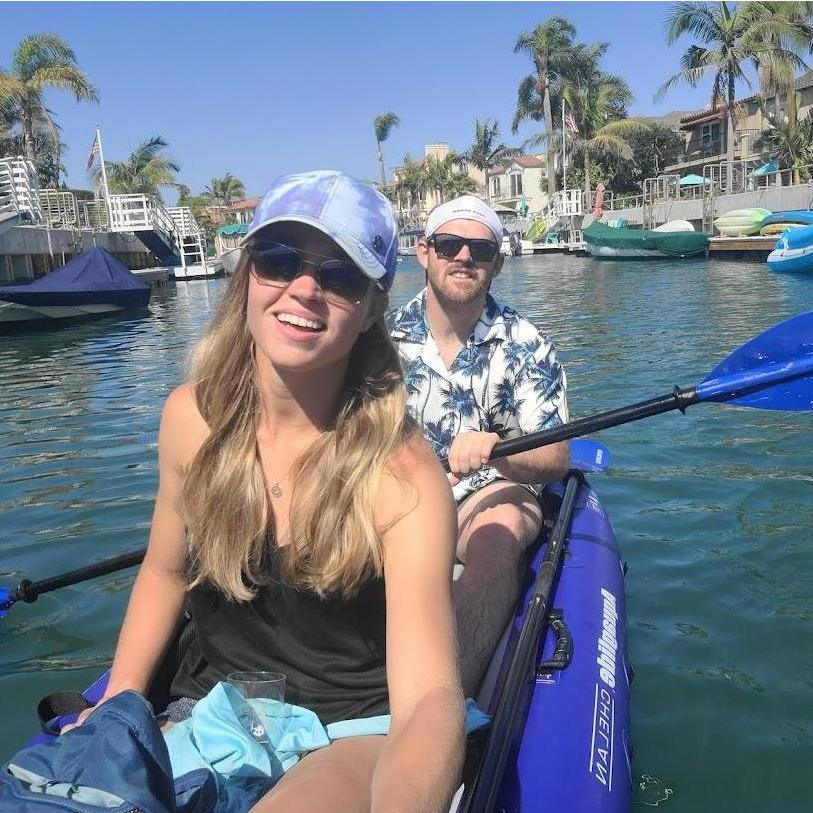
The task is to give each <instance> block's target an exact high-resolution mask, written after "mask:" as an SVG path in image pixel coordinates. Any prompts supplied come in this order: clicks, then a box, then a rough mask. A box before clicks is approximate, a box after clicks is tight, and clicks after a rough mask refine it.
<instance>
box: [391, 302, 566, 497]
mask: <svg viewBox="0 0 813 813" xmlns="http://www.w3.org/2000/svg"><path fill="white" fill-rule="evenodd" d="M387 326H388V328H389V330H390V335H391V336H392V339H393V341H394V343H395V345H396V347H397V348H398V353H399V355H400V357H401V364H402V366H403V368H404V379H405V383H406V388H407V398H408V405H409V411H410V412H411V413H412V415H413V417H414V418H415V419H416V420H417V421H418V423H419V424H420V425H421V427H422V428H423V433H424V435H425V436H426V438H427V440H429V442H430V443H431V444H432V446H433V447H434V450H435V453H436V454H437V455H438V457H446V455H447V454H448V452H449V448H450V447H451V445H452V441H453V440H454V439H455V437H457V435H459V434H460V433H461V432H468V431H475V432H496V433H497V434H498V435H499V436H500V437H501V438H509V437H516V436H517V435H524V434H527V433H529V432H536V431H539V430H541V429H550V428H552V427H554V426H560V425H561V424H563V423H565V422H567V420H568V409H567V395H566V388H567V379H566V377H565V371H564V370H563V369H562V365H561V364H560V363H559V360H558V358H557V355H556V349H555V348H554V346H553V344H552V342H551V341H550V339H548V338H547V337H546V336H544V335H543V334H541V333H540V332H539V331H538V330H537V329H536V328H535V327H534V326H533V325H532V324H531V323H530V322H529V321H528V320H527V319H523V318H522V317H521V316H520V315H519V314H518V313H517V312H516V311H515V310H513V309H512V308H509V307H507V306H506V305H502V304H500V303H499V302H497V301H496V300H495V299H494V298H493V297H492V296H491V295H490V294H489V295H487V297H486V304H485V308H484V309H483V313H482V315H481V316H480V319H479V320H478V322H477V324H476V325H475V327H474V331H473V332H472V334H471V336H469V338H468V340H467V341H466V344H465V345H463V347H462V348H461V349H460V352H459V353H458V354H457V358H455V360H454V361H453V362H452V365H451V367H449V368H447V367H446V365H445V363H444V362H443V358H442V357H441V355H440V351H439V350H438V347H437V345H436V344H435V340H434V338H433V337H432V333H431V331H430V330H429V324H428V322H427V319H426V289H424V290H423V291H421V293H420V294H418V296H416V297H415V298H414V299H413V300H411V301H410V302H408V303H407V304H406V305H404V307H403V308H401V309H400V310H398V311H394V312H390V313H389V314H387ZM500 479H504V478H503V477H502V475H500V474H499V473H498V472H497V471H496V469H494V468H491V467H488V468H484V469H481V470H479V471H476V472H473V473H472V474H469V475H467V476H466V477H464V478H463V480H461V482H460V483H458V484H457V485H456V486H455V487H454V495H455V499H456V500H457V501H458V502H460V501H461V500H463V499H465V498H466V497H468V496H469V495H470V494H473V493H474V492H475V491H477V490H478V489H480V488H482V487H483V486H485V485H488V484H489V483H492V482H494V481H495V480H500ZM525 485H527V486H528V487H529V489H530V490H532V491H534V492H535V493H539V492H540V491H541V486H540V487H535V486H533V485H532V484H525Z"/></svg>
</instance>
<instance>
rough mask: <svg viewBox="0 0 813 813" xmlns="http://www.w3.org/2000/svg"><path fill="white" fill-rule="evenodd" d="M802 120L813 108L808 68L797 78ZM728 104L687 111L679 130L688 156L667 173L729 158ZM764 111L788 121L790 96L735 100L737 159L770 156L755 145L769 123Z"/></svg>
mask: <svg viewBox="0 0 813 813" xmlns="http://www.w3.org/2000/svg"><path fill="white" fill-rule="evenodd" d="M796 93H797V99H798V105H799V111H798V115H799V119H802V118H804V117H805V116H806V115H807V114H808V112H809V111H810V110H813V71H807V72H806V73H804V74H802V75H801V76H800V77H799V78H798V79H797V80H796ZM726 109H727V105H722V106H720V107H718V108H717V109H716V110H712V109H711V108H710V107H708V108H705V109H704V110H697V111H694V112H692V113H687V114H686V115H684V116H683V117H681V119H680V131H681V132H682V133H684V134H685V137H686V142H685V155H684V157H683V158H682V160H678V161H675V163H673V164H670V165H668V166H666V167H664V172H665V173H666V174H679V175H685V174H688V173H694V174H697V175H702V174H703V167H704V166H705V165H706V164H717V163H720V162H723V161H725V160H726V158H727V155H728V144H727V124H726V115H725V114H726ZM763 110H765V111H768V112H771V113H773V114H775V115H776V117H777V120H778V121H787V99H785V98H783V97H782V96H781V95H780V96H779V98H777V97H776V96H770V97H768V98H766V99H765V100H764V101H763V102H762V104H761V106H760V97H758V96H749V97H748V98H746V99H741V100H738V101H736V102H735V103H734V158H735V160H737V161H740V160H742V161H763V160H767V158H769V157H770V156H768V155H767V153H766V152H765V151H763V150H761V149H759V148H757V147H756V142H757V139H758V138H759V136H760V134H761V133H762V131H763V130H764V129H765V128H766V126H767V118H766V116H765V114H764V113H763Z"/></svg>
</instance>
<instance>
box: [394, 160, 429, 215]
mask: <svg viewBox="0 0 813 813" xmlns="http://www.w3.org/2000/svg"><path fill="white" fill-rule="evenodd" d="M396 189H397V190H398V195H399V199H400V203H401V208H402V209H409V211H410V213H411V214H412V213H414V211H415V209H416V208H417V207H418V204H419V203H420V201H421V199H422V198H423V194H424V192H425V191H426V177H425V175H424V171H423V166H422V164H420V163H416V162H415V161H413V160H412V158H411V157H410V156H409V155H405V156H404V164H403V166H402V167H401V169H400V170H398V182H397V184H396Z"/></svg>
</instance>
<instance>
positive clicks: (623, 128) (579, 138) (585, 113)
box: [528, 43, 650, 204]
mask: <svg viewBox="0 0 813 813" xmlns="http://www.w3.org/2000/svg"><path fill="white" fill-rule="evenodd" d="M607 48H608V45H607V43H598V44H596V45H584V44H579V45H576V46H574V47H573V49H572V50H571V52H570V55H569V64H568V71H567V75H566V76H564V77H563V78H562V89H561V93H562V98H563V99H564V100H565V101H566V102H567V106H568V109H569V110H570V111H571V113H572V115H573V119H574V121H575V123H576V132H575V133H571V134H570V135H569V136H568V138H567V150H568V153H569V154H571V155H573V157H574V158H581V161H582V167H583V170H584V192H585V195H586V202H587V204H589V201H590V195H591V185H590V167H591V165H592V161H593V159H594V158H595V159H606V158H620V159H623V160H629V159H630V158H632V147H631V145H630V143H629V141H627V138H628V137H630V136H632V135H634V134H636V133H640V132H644V131H646V130H648V129H649V127H650V125H649V123H648V122H646V121H644V120H642V119H639V118H627V116H626V107H627V105H628V104H629V103H630V102H631V101H632V92H631V91H630V89H629V87H628V86H627V83H626V82H625V81H624V80H623V79H621V78H620V77H619V76H614V75H613V74H610V73H605V72H604V71H602V70H601V67H600V61H601V59H602V57H603V56H604V55H605V53H606V52H607ZM554 135H555V134H554ZM547 136H548V134H547V133H544V134H543V135H541V136H537V137H536V138H533V139H530V140H529V142H528V143H529V144H540V143H544V142H545V141H547V140H548V138H547ZM551 140H553V139H551Z"/></svg>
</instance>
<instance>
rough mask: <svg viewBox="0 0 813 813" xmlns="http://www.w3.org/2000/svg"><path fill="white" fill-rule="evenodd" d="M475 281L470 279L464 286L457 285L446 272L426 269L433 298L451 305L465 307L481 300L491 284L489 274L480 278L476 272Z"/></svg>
mask: <svg viewBox="0 0 813 813" xmlns="http://www.w3.org/2000/svg"><path fill="white" fill-rule="evenodd" d="M474 273H475V274H476V275H477V278H476V279H472V280H470V281H469V282H468V284H466V285H458V284H456V283H455V281H454V280H452V279H451V278H450V277H449V272H448V271H439V270H437V269H433V268H431V266H430V267H429V268H428V269H427V276H428V280H429V285H430V286H431V287H432V290H433V291H434V292H435V296H436V297H437V298H438V299H439V300H441V301H446V302H448V303H450V304H453V305H466V304H468V303H470V302H476V301H477V300H478V299H483V298H484V297H485V294H486V292H487V291H488V289H489V285H490V284H491V274H488V273H487V274H486V275H485V276H484V277H482V278H481V277H480V275H479V274H478V272H476V271H475V272H474Z"/></svg>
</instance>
